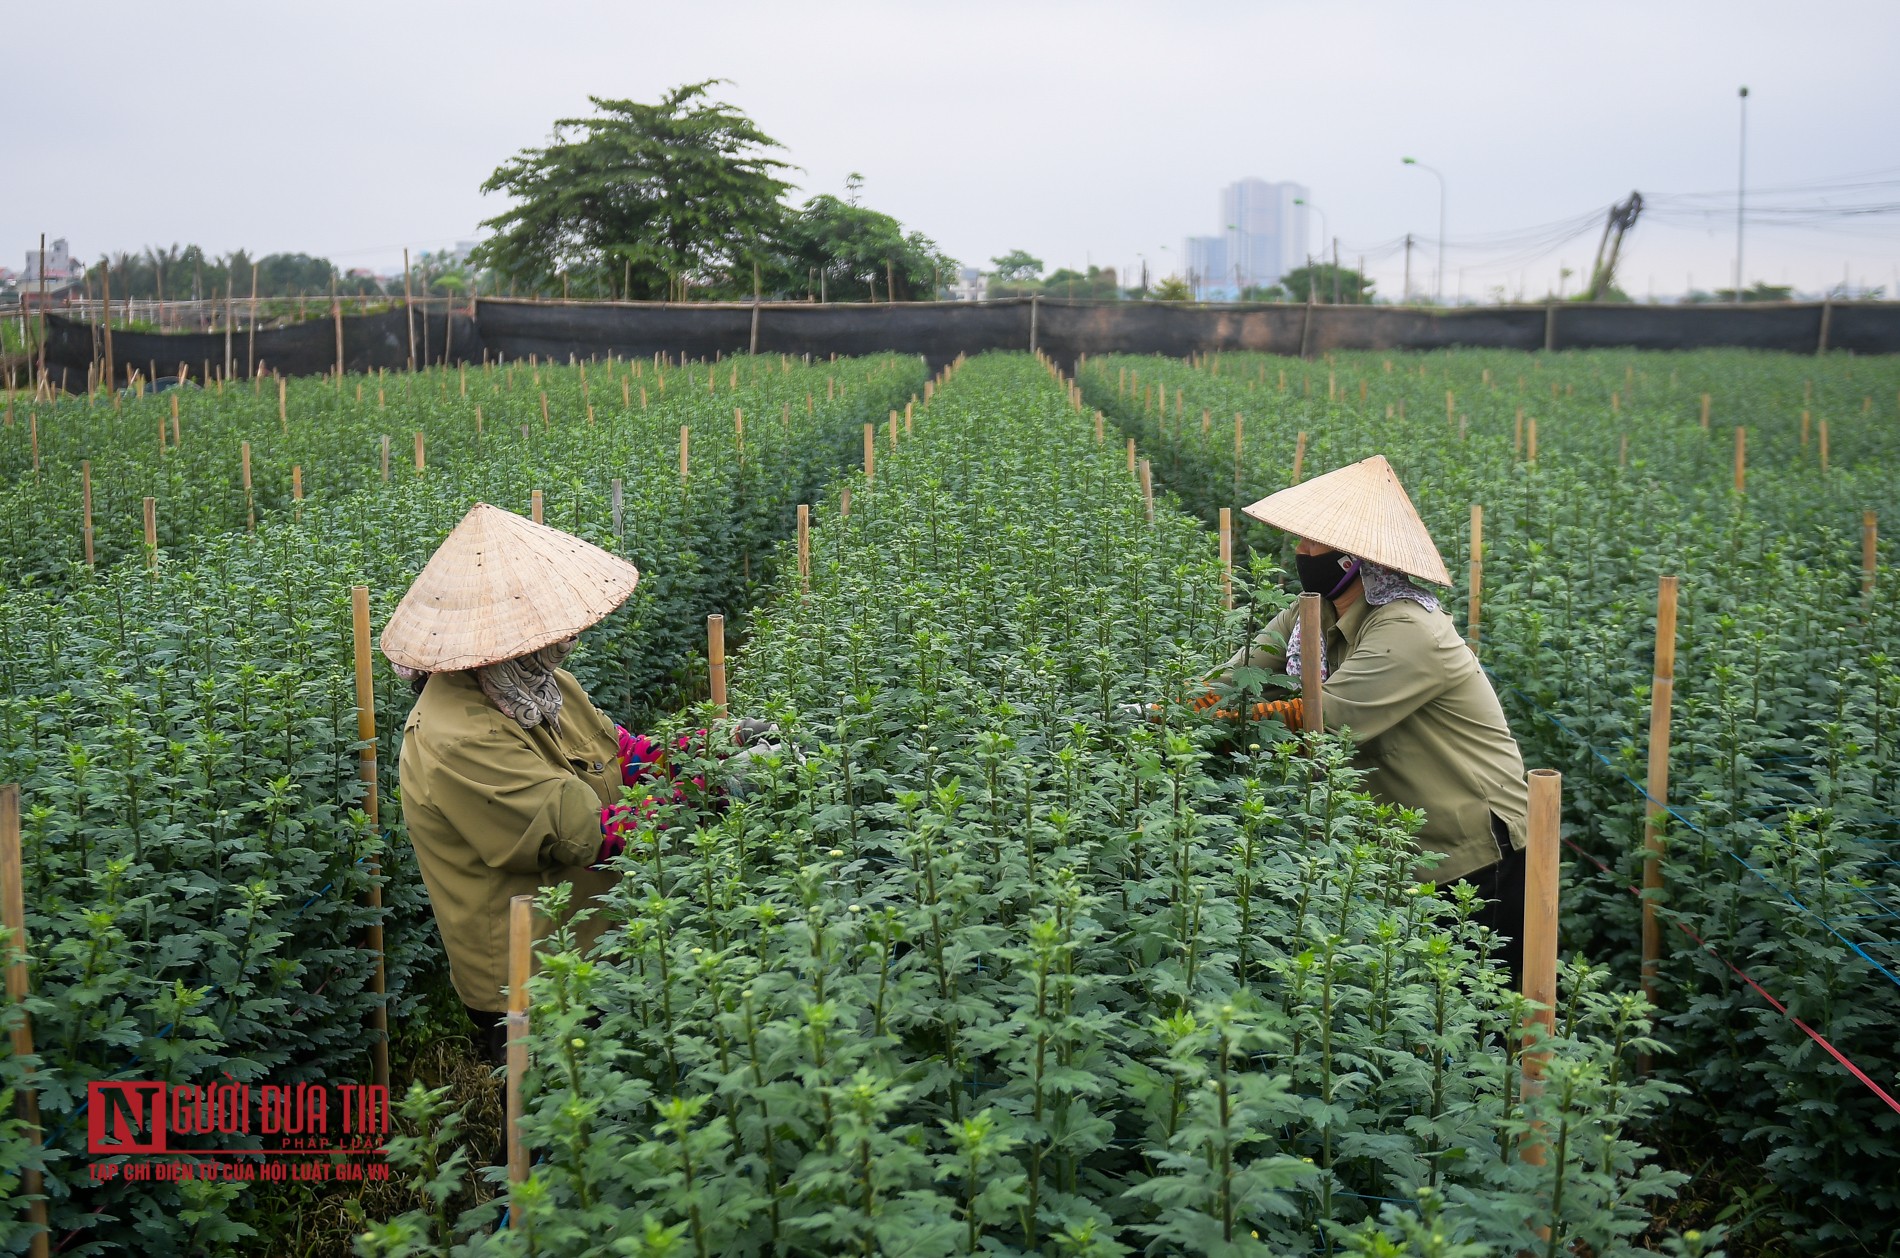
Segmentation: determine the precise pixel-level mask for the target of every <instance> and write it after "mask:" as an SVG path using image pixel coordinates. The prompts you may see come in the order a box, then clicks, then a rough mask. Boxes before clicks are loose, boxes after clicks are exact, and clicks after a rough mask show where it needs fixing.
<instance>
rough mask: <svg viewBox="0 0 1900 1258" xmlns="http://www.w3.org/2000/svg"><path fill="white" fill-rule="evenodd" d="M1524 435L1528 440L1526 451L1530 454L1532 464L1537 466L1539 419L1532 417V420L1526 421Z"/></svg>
mask: <svg viewBox="0 0 1900 1258" xmlns="http://www.w3.org/2000/svg"><path fill="white" fill-rule="evenodd" d="M1524 437H1525V441H1526V446H1525V453H1527V454H1528V455H1529V456H1530V463H1531V466H1533V467H1535V466H1536V465H1537V421H1536V420H1534V419H1532V420H1527V421H1525V424H1524Z"/></svg>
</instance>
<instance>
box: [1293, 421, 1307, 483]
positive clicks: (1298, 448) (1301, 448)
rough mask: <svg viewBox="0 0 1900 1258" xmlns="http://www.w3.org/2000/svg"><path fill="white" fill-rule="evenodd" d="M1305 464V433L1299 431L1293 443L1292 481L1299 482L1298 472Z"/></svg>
mask: <svg viewBox="0 0 1900 1258" xmlns="http://www.w3.org/2000/svg"><path fill="white" fill-rule="evenodd" d="M1305 466H1306V434H1305V433H1301V434H1300V435H1299V439H1298V440H1297V441H1296V442H1294V444H1293V483H1294V484H1295V485H1297V484H1299V483H1300V472H1301V470H1302V469H1303V468H1305Z"/></svg>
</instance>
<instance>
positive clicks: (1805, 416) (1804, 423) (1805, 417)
mask: <svg viewBox="0 0 1900 1258" xmlns="http://www.w3.org/2000/svg"><path fill="white" fill-rule="evenodd" d="M1810 422H1811V413H1810V412H1808V411H1802V412H1801V448H1802V449H1803V450H1805V449H1807V448H1808V429H1809V426H1810Z"/></svg>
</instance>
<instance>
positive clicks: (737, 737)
mask: <svg viewBox="0 0 1900 1258" xmlns="http://www.w3.org/2000/svg"><path fill="white" fill-rule="evenodd" d="M732 738H733V741H734V742H736V743H738V744H739V747H740V749H739V750H738V751H736V752H733V753H732V754H731V755H729V756H726V757H724V760H723V763H722V765H721V768H722V770H723V775H722V776H724V778H725V784H726V793H727V794H728V795H730V796H731V797H732V798H733V799H744V798H746V796H748V795H750V794H751V793H752V787H753V785H754V782H753V779H754V776H755V774H754V770H753V765H752V762H753V761H754V760H756V759H758V758H759V757H761V756H785V757H788V758H789V759H791V760H792V761H793V762H794V763H797V764H803V763H805V753H804V752H802V751H800V750H799V749H798V744H797V743H793V742H787V741H785V740H784V739H783V737H782V736H781V734H780V733H779V728H778V723H777V722H775V721H761V720H758V719H756V718H754V717H742V718H741V719H739V720H738V721H735V722H734V723H733V730H732Z"/></svg>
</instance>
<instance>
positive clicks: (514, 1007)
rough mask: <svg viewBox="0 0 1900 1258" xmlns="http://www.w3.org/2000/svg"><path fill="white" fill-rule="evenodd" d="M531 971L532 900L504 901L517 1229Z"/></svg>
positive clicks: (511, 1174) (511, 1182)
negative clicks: (506, 907)
mask: <svg viewBox="0 0 1900 1258" xmlns="http://www.w3.org/2000/svg"><path fill="white" fill-rule="evenodd" d="M533 969H534V897H533V896H531V895H517V896H512V897H510V898H509V900H508V1226H509V1227H510V1228H517V1227H520V1226H521V1209H520V1207H521V1203H520V1202H519V1201H518V1200H516V1198H515V1189H516V1188H518V1187H519V1186H520V1185H522V1184H525V1183H527V1182H528V1146H527V1142H526V1141H524V1140H523V1139H522V1136H521V1115H522V1108H523V1105H522V1095H521V1084H522V1079H523V1077H524V1076H526V1075H527V1073H528V977H529V975H530V973H531V972H532V971H533Z"/></svg>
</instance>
